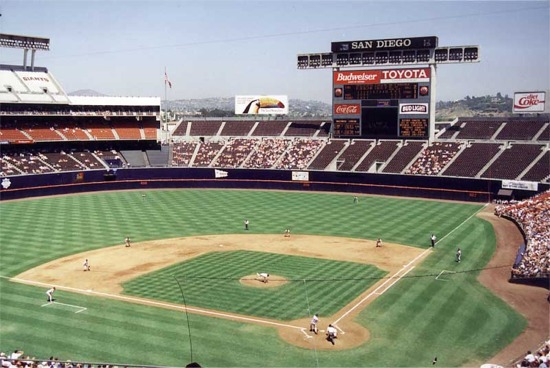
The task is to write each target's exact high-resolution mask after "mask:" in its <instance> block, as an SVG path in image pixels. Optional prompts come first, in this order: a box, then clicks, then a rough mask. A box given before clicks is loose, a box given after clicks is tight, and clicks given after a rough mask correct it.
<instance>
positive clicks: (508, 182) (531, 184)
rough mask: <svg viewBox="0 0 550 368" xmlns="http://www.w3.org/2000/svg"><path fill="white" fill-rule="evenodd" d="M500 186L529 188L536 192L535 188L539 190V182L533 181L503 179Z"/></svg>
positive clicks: (519, 188)
mask: <svg viewBox="0 0 550 368" xmlns="http://www.w3.org/2000/svg"><path fill="white" fill-rule="evenodd" d="M502 188H504V189H517V190H531V191H534V192H536V191H537V190H539V183H537V182H535V181H519V180H503V181H502Z"/></svg>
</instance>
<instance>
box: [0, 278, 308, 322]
mask: <svg viewBox="0 0 550 368" xmlns="http://www.w3.org/2000/svg"><path fill="white" fill-rule="evenodd" d="M0 277H2V278H6V279H9V280H14V281H17V282H21V283H23V284H30V285H40V286H51V284H46V283H43V282H40V281H33V280H25V279H20V278H17V277H12V278H9V277H6V276H0ZM57 287H58V288H59V289H62V290H68V291H74V292H78V293H81V294H85V293H87V294H95V295H100V296H104V297H107V298H111V299H118V300H122V301H131V302H137V303H141V304H149V305H155V306H159V307H165V308H172V309H180V310H187V311H191V312H195V313H198V314H205V315H211V316H215V317H221V318H226V319H232V320H240V321H247V322H255V323H263V324H267V325H273V326H279V327H288V328H294V329H297V330H302V329H303V327H302V326H293V325H288V324H285V323H278V322H273V321H268V320H263V319H257V318H250V317H244V316H239V315H233V314H227V313H220V312H214V311H210V310H206V309H199V308H193V307H187V308H186V307H185V306H180V305H177V304H169V303H162V302H156V301H154V300H149V299H140V298H133V297H128V296H122V295H116V294H109V293H104V292H101V291H93V290H83V289H77V288H73V287H70V286H62V285H61V286H59V285H57ZM54 303H57V302H54ZM59 304H61V303H59Z"/></svg>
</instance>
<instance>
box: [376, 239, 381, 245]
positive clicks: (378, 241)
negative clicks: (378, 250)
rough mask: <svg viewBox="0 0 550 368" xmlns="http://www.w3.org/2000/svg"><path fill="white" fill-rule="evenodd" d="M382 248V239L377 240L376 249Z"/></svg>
mask: <svg viewBox="0 0 550 368" xmlns="http://www.w3.org/2000/svg"><path fill="white" fill-rule="evenodd" d="M381 246H382V239H380V238H378V240H377V241H376V247H381Z"/></svg>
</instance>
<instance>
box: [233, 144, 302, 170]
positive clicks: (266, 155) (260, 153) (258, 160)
mask: <svg viewBox="0 0 550 368" xmlns="http://www.w3.org/2000/svg"><path fill="white" fill-rule="evenodd" d="M291 144H292V141H291V140H290V139H283V138H281V139H278V138H263V139H262V140H261V142H260V144H259V145H258V147H257V148H256V150H255V151H254V152H253V153H252V154H251V155H250V158H249V159H248V160H246V161H245V163H244V165H243V167H246V168H254V169H268V168H271V167H273V165H275V163H276V162H277V161H278V160H279V159H280V158H281V156H282V154H283V153H284V152H285V151H286V150H287V149H288V148H289V147H290V145H291Z"/></svg>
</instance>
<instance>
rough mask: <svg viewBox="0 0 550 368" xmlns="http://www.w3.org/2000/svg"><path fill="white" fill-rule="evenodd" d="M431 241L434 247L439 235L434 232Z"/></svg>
mask: <svg viewBox="0 0 550 368" xmlns="http://www.w3.org/2000/svg"><path fill="white" fill-rule="evenodd" d="M430 241H431V242H432V248H433V247H435V242H436V241H437V237H436V236H435V234H432V236H431V237H430Z"/></svg>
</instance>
